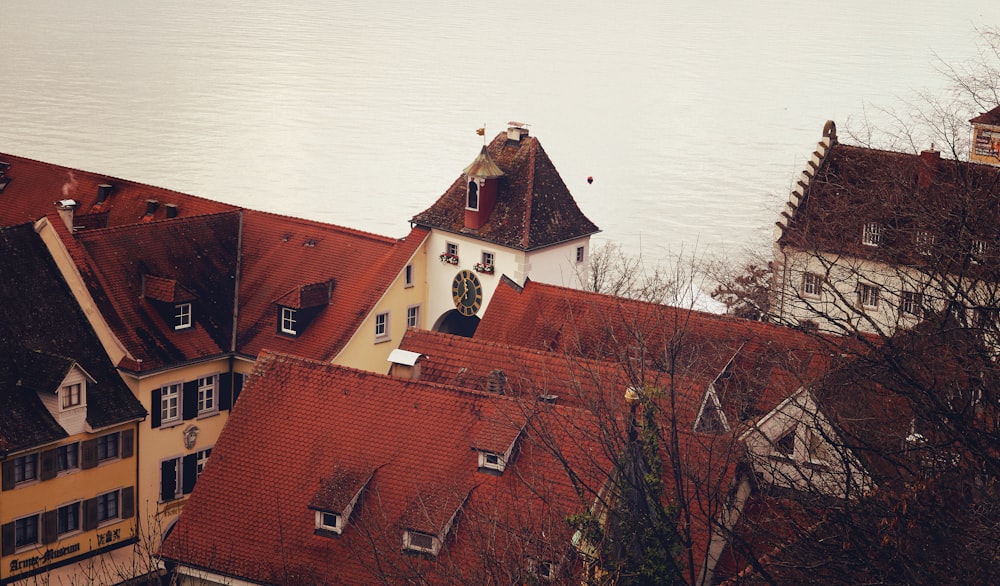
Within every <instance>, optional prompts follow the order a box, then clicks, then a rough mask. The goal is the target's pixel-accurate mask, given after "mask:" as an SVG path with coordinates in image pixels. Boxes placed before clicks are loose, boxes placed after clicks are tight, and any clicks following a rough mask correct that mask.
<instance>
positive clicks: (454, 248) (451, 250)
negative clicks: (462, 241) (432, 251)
mask: <svg viewBox="0 0 1000 586" xmlns="http://www.w3.org/2000/svg"><path fill="white" fill-rule="evenodd" d="M444 251H445V253H447V254H449V255H451V256H458V245H457V244H455V243H454V242H448V243H446V244H445V245H444Z"/></svg>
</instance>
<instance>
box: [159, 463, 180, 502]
mask: <svg viewBox="0 0 1000 586" xmlns="http://www.w3.org/2000/svg"><path fill="white" fill-rule="evenodd" d="M176 494H177V460H164V461H162V462H160V501H162V502H167V501H172V500H174V498H175V496H174V495H176Z"/></svg>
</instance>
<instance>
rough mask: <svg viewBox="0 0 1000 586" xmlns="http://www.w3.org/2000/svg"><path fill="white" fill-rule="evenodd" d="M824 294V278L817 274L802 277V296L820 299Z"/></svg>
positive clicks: (807, 274)
mask: <svg viewBox="0 0 1000 586" xmlns="http://www.w3.org/2000/svg"><path fill="white" fill-rule="evenodd" d="M822 292H823V277H820V276H819V275H817V274H816V273H806V274H804V275H802V294H803V295H806V296H808V297H819V296H820V294H822Z"/></svg>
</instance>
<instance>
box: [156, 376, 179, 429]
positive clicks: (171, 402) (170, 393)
mask: <svg viewBox="0 0 1000 586" xmlns="http://www.w3.org/2000/svg"><path fill="white" fill-rule="evenodd" d="M180 404H181V383H175V384H172V385H164V386H162V387H160V424H161V425H162V424H164V423H169V422H171V421H177V420H179V419H180V417H181V411H180Z"/></svg>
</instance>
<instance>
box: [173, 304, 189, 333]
mask: <svg viewBox="0 0 1000 586" xmlns="http://www.w3.org/2000/svg"><path fill="white" fill-rule="evenodd" d="M190 327H191V304H190V303H179V304H177V305H175V306H174V329H175V330H186V329H188V328H190Z"/></svg>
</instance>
